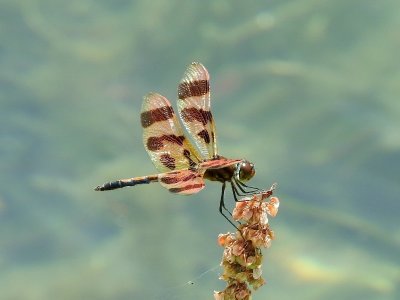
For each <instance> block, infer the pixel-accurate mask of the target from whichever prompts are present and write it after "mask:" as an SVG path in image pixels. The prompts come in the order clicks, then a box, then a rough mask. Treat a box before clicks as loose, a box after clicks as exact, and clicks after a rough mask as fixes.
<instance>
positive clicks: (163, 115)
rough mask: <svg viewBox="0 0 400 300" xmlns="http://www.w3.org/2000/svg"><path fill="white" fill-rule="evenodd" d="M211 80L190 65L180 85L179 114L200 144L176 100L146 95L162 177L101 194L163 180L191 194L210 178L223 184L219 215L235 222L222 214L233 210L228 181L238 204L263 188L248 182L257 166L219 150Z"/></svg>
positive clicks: (124, 182) (153, 153)
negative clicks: (175, 106) (226, 196)
mask: <svg viewBox="0 0 400 300" xmlns="http://www.w3.org/2000/svg"><path fill="white" fill-rule="evenodd" d="M209 79H210V77H209V74H208V71H207V69H206V68H205V67H204V66H203V65H202V64H200V63H196V62H194V63H192V64H190V65H189V66H188V68H187V69H186V71H185V73H184V76H183V78H182V80H181V81H180V83H179V86H178V114H179V117H180V119H181V121H182V123H183V125H184V127H185V129H186V131H187V132H188V133H189V134H190V137H191V138H192V140H193V141H194V145H193V144H192V143H191V141H190V140H189V139H188V138H187V137H186V136H185V134H184V131H183V128H182V126H181V125H180V123H179V121H178V119H177V118H176V116H175V113H174V110H173V109H172V106H171V104H170V102H169V101H168V100H167V99H166V98H165V97H163V96H161V95H160V94H157V93H149V94H147V95H146V96H145V97H144V101H143V105H142V110H141V115H140V119H141V124H142V127H143V144H144V147H145V149H146V151H147V153H148V154H149V156H150V159H151V160H152V162H153V164H154V165H155V166H156V168H157V169H158V171H160V173H159V174H155V175H147V176H142V177H133V178H128V179H120V180H116V181H111V182H107V183H104V184H103V185H99V186H97V187H96V188H95V190H96V191H106V190H114V189H118V188H122V187H126V186H135V185H138V184H148V183H151V182H159V183H160V184H161V185H162V186H163V187H165V188H166V189H168V190H169V191H170V192H172V193H176V194H182V195H190V194H195V193H198V192H199V191H201V190H202V189H203V188H204V186H205V182H204V180H205V179H208V180H211V181H219V182H221V183H222V193H221V198H220V203H219V211H220V213H221V214H222V215H223V216H224V217H225V218H226V219H227V220H228V221H229V222H230V223H231V224H232V222H231V221H230V220H229V219H228V218H227V217H226V216H225V214H224V213H223V211H222V209H224V210H226V211H228V210H227V209H226V208H225V203H224V192H225V187H226V183H227V182H228V183H230V185H231V188H232V191H233V195H234V198H235V200H236V201H237V196H238V195H239V196H242V193H243V194H248V193H255V192H257V191H259V189H257V188H254V187H251V186H247V185H245V183H244V182H245V181H247V180H249V179H251V178H252V177H253V176H254V174H255V169H254V165H253V164H252V163H250V162H249V161H247V160H244V159H228V158H225V157H223V156H221V155H219V154H218V152H217V144H216V132H215V122H214V119H213V116H212V113H211V111H210V83H209ZM246 189H247V190H246ZM249 189H250V190H249ZM228 212H229V211H228ZM234 226H235V225H234ZM235 227H236V226H235Z"/></svg>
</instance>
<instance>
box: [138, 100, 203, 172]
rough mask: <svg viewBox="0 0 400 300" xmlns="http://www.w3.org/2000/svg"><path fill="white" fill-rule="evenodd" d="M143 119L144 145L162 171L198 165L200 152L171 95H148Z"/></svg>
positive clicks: (141, 117) (141, 116) (142, 113)
mask: <svg viewBox="0 0 400 300" xmlns="http://www.w3.org/2000/svg"><path fill="white" fill-rule="evenodd" d="M140 119H141V123H142V127H143V144H144V147H145V149H146V151H147V153H148V154H149V156H150V158H151V160H152V162H153V164H154V165H155V166H156V168H157V169H158V170H159V171H160V172H169V171H173V170H180V169H191V170H193V169H195V168H196V166H197V164H198V163H199V162H200V155H199V153H198V152H197V150H196V149H195V148H194V147H193V146H192V145H191V144H190V141H188V139H187V138H186V137H185V135H184V133H183V129H182V127H181V126H180V124H179V122H178V119H177V118H176V116H175V113H174V111H173V109H172V106H171V103H170V102H169V101H168V100H167V98H165V97H163V96H161V95H160V94H157V93H149V94H147V95H146V96H145V97H144V100H143V105H142V112H141V115H140Z"/></svg>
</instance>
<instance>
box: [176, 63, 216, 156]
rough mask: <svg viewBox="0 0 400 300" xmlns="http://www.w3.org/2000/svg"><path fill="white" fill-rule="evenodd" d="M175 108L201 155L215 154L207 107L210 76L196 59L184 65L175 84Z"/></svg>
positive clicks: (208, 103)
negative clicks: (184, 69) (183, 69)
mask: <svg viewBox="0 0 400 300" xmlns="http://www.w3.org/2000/svg"><path fill="white" fill-rule="evenodd" d="M178 98H179V99H178V112H179V116H180V118H181V120H182V123H183V124H184V126H185V128H186V130H187V131H188V132H189V133H190V135H191V137H192V138H193V140H194V142H195V144H196V146H197V147H198V149H199V150H200V153H201V155H202V157H203V159H211V158H215V157H216V156H217V144H216V132H215V123H214V119H213V116H212V113H211V110H210V107H211V104H210V76H209V74H208V71H207V69H206V68H205V67H204V66H203V65H202V64H200V63H196V62H194V63H192V64H191V65H189V67H188V68H187V69H186V71H185V73H184V75H183V78H182V80H181V82H180V83H179V86H178Z"/></svg>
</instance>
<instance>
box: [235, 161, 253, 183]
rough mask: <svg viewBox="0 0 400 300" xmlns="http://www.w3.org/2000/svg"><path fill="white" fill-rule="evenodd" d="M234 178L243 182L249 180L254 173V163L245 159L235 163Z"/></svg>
mask: <svg viewBox="0 0 400 300" xmlns="http://www.w3.org/2000/svg"><path fill="white" fill-rule="evenodd" d="M235 173H236V174H235V175H236V179H237V180H239V181H241V182H245V181H248V180H250V179H251V178H252V177H253V176H254V174H256V169H255V168H254V164H253V163H251V162H249V161H247V160H242V161H241V162H240V163H238V164H237V167H236V172H235Z"/></svg>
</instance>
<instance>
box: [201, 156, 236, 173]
mask: <svg viewBox="0 0 400 300" xmlns="http://www.w3.org/2000/svg"><path fill="white" fill-rule="evenodd" d="M241 161H242V159H228V158H225V157H219V158H218V159H214V160H209V161H205V162H202V163H200V166H199V169H200V170H207V169H222V168H225V167H229V166H232V165H235V164H238V163H240V162H241Z"/></svg>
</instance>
